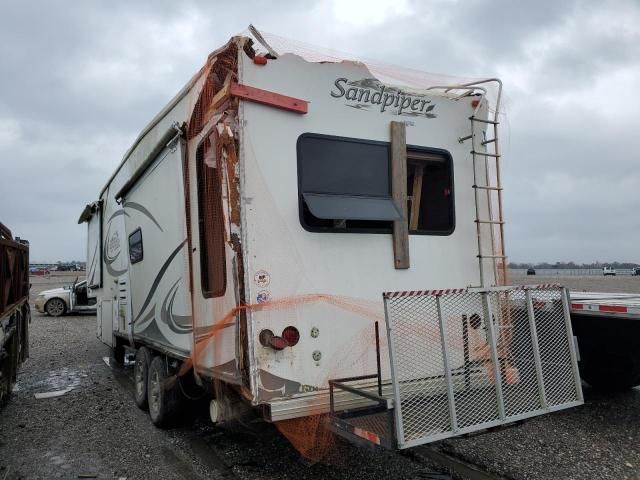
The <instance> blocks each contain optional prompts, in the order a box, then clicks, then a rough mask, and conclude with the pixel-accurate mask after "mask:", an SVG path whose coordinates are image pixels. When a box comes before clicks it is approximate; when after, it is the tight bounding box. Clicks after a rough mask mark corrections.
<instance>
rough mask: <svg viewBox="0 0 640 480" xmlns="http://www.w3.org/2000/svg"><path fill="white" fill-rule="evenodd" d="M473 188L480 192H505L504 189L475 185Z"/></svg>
mask: <svg viewBox="0 0 640 480" xmlns="http://www.w3.org/2000/svg"><path fill="white" fill-rule="evenodd" d="M473 188H478V189H480V190H496V191H502V190H504V189H503V188H502V187H490V186H488V185H474V186H473Z"/></svg>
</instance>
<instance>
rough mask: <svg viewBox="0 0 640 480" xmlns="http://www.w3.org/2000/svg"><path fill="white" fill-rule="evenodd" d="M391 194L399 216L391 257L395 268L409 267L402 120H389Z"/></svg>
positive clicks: (404, 148)
mask: <svg viewBox="0 0 640 480" xmlns="http://www.w3.org/2000/svg"><path fill="white" fill-rule="evenodd" d="M391 195H392V196H393V202H394V203H395V205H396V207H398V210H399V211H400V214H401V218H400V220H396V221H394V222H393V257H394V265H395V267H396V268H397V269H406V268H409V222H408V220H407V131H406V125H405V124H404V123H403V122H391Z"/></svg>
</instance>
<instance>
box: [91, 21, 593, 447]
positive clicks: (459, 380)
mask: <svg viewBox="0 0 640 480" xmlns="http://www.w3.org/2000/svg"><path fill="white" fill-rule="evenodd" d="M267 37H269V36H263V35H261V34H260V33H259V32H257V31H256V30H255V29H253V28H251V29H250V33H247V34H246V35H241V36H237V37H233V38H232V39H231V40H230V41H229V42H228V43H227V44H226V45H224V46H223V47H222V48H220V49H218V50H216V51H214V52H213V53H211V55H210V56H209V57H208V59H207V62H206V64H205V66H204V67H203V68H202V69H201V70H200V71H199V72H198V73H197V74H196V75H195V76H194V77H193V78H192V79H191V80H190V81H189V82H188V83H187V85H186V86H185V87H184V88H183V89H182V90H181V91H180V93H178V95H177V96H176V97H175V98H174V99H173V100H171V102H169V104H168V105H167V106H166V107H165V108H164V109H163V110H162V111H161V112H160V113H159V114H158V115H157V116H156V117H155V118H154V119H153V120H152V121H151V123H150V124H149V125H148V126H147V127H146V128H145V129H144V130H143V131H142V132H141V133H140V135H139V137H138V138H137V140H136V141H135V142H134V144H133V146H132V147H131V148H130V149H129V150H128V151H127V152H126V154H125V155H124V159H123V160H122V163H121V164H120V165H119V166H118V168H117V169H116V171H115V172H114V173H113V175H112V176H111V178H109V180H108V181H107V183H106V185H105V187H104V188H103V189H102V190H101V191H100V192H99V195H98V198H97V199H96V200H95V201H94V202H92V203H90V204H88V205H87V206H86V207H85V209H84V210H83V212H82V214H81V216H80V220H79V222H87V224H88V252H87V255H88V256H87V264H88V269H87V279H88V287H89V289H90V294H89V295H90V296H91V297H96V299H97V302H96V303H97V335H98V337H99V338H100V339H101V340H102V341H103V342H104V343H106V344H108V345H110V346H111V347H112V348H113V352H114V356H115V358H116V359H122V358H123V356H124V352H125V349H135V351H136V362H135V374H134V377H135V398H136V402H137V404H138V405H139V406H140V407H142V408H148V410H149V413H150V416H151V419H152V421H153V422H154V423H155V424H157V425H166V424H167V423H168V422H170V420H171V418H172V415H173V413H174V412H175V410H176V409H177V408H179V401H178V400H179V397H180V395H181V392H182V391H183V390H184V388H185V385H184V383H185V382H190V383H194V382H195V384H197V385H198V387H199V388H201V389H203V390H204V391H206V392H207V393H208V395H210V397H211V417H212V420H213V421H214V422H215V421H221V420H223V419H227V418H229V417H232V416H233V415H235V414H237V412H239V411H243V408H244V411H246V409H247V406H248V407H251V410H252V411H254V412H257V413H259V414H260V415H261V416H263V417H264V418H265V419H266V420H267V421H271V422H280V421H283V420H290V419H300V418H311V417H315V416H322V418H330V422H329V424H330V426H331V428H333V429H334V430H335V431H336V432H337V433H339V434H341V435H344V436H346V437H348V438H350V439H351V440H354V441H358V440H363V441H366V442H369V443H373V444H377V445H383V446H387V447H389V448H407V447H411V446H413V445H418V444H421V443H426V442H429V441H433V440H436V439H440V438H445V437H447V436H452V435H458V434H462V433H467V432H470V431H475V430H478V429H482V428H487V427H490V426H496V425H501V424H504V423H508V422H511V421H514V420H519V419H522V418H526V417H528V416H532V415H537V414H540V413H546V412H549V411H553V410H557V409H561V408H567V407H570V406H574V405H578V404H580V403H581V402H582V392H581V387H580V380H579V377H578V373H577V363H576V355H575V350H574V344H573V341H572V333H571V326H570V323H569V318H568V312H567V303H566V302H567V298H566V293H565V292H564V291H563V290H562V289H560V288H559V287H556V286H553V285H546V286H538V287H531V288H527V289H524V288H510V287H508V286H505V285H504V283H505V270H506V257H505V255H504V251H503V240H504V238H503V237H504V234H503V225H504V221H503V217H502V187H501V184H500V170H499V160H500V153H499V150H498V138H497V134H498V123H499V122H498V120H499V118H498V113H497V112H498V111H499V98H500V93H501V92H500V91H501V84H500V82H499V81H497V80H486V81H485V80H483V81H476V82H467V83H465V84H451V83H446V82H444V81H441V82H440V81H432V79H433V78H435V77H432V76H429V75H426V74H420V73H419V72H414V71H410V70H402V69H397V70H393V69H389V68H386V67H380V66H375V65H367V64H365V63H362V62H355V61H341V60H340V59H336V58H331V57H327V56H323V55H321V54H316V53H312V52H310V51H309V50H305V51H302V52H297V53H286V52H285V48H284V47H282V48H281V47H279V46H278V45H277V37H269V39H267ZM385 292H386V293H385ZM545 342H547V343H546V344H545ZM323 414H329V415H328V416H327V415H323ZM380 420H382V421H380ZM309 435H313V433H309Z"/></svg>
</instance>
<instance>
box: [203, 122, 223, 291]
mask: <svg viewBox="0 0 640 480" xmlns="http://www.w3.org/2000/svg"><path fill="white" fill-rule="evenodd" d="M212 133H214V132H210V133H208V134H207V135H205V136H204V138H203V140H202V141H201V142H200V143H198V145H197V147H196V154H195V161H196V172H195V174H196V203H197V216H196V220H197V225H198V246H199V250H200V251H199V252H198V253H199V265H200V291H201V292H202V296H203V297H204V298H219V297H223V296H224V295H225V293H226V291H227V258H226V248H225V247H224V245H225V243H226V235H225V227H224V220H223V221H221V228H222V244H223V248H222V253H223V255H222V259H221V262H222V272H223V274H222V285H220V286H219V288H218V289H215V288H211V287H212V280H213V276H212V275H211V273H212V272H210V270H209V267H208V261H207V258H205V255H203V252H206V254H207V257H208V255H209V254H210V253H211V252H209V250H208V249H209V247H208V245H207V243H206V238H207V233H210V231H209V230H208V229H206V228H205V226H204V224H205V221H204V220H203V218H204V215H203V209H202V206H203V203H204V201H205V200H206V198H205V196H206V188H202V187H204V183H203V184H202V185H201V180H202V182H204V168H209V167H207V166H206V165H203V164H204V158H205V155H206V153H205V151H204V150H205V143H206V142H209V147H208V148H215V146H214V145H211V141H210V140H209V135H211V134H212ZM200 149H202V158H199V152H200ZM221 169H222V165H221V162H220V159H219V158H218V157H217V155H216V168H215V170H216V180H217V183H218V187H219V188H218V194H219V195H218V198H216V199H215V201H216V202H219V205H220V212H221V213H222V215H223V216H224V201H223V192H222V189H223V175H222V172H221ZM203 190H205V191H203ZM203 239H204V245H205V246H204V247H203ZM205 275H206V278H207V280H206V282H205V280H204V279H205ZM205 283H206V284H207V286H208V289H205Z"/></svg>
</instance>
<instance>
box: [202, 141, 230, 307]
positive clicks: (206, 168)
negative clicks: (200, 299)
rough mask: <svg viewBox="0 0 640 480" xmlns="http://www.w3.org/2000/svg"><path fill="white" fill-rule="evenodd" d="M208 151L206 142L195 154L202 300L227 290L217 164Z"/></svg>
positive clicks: (208, 144) (217, 295) (218, 166)
mask: <svg viewBox="0 0 640 480" xmlns="http://www.w3.org/2000/svg"><path fill="white" fill-rule="evenodd" d="M209 149H210V142H209V140H208V139H205V140H204V141H203V142H202V143H201V144H200V146H199V147H198V150H197V151H196V174H197V176H198V228H199V230H200V235H199V238H200V281H201V283H202V295H203V296H204V297H205V298H211V297H220V296H222V295H224V292H225V290H226V287H227V271H226V261H225V247H224V244H225V242H224V215H223V211H222V185H221V175H220V162H219V161H217V160H218V159H216V158H215V155H212V156H211V158H209V154H213V153H214V152H209ZM205 159H206V160H205Z"/></svg>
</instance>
